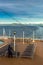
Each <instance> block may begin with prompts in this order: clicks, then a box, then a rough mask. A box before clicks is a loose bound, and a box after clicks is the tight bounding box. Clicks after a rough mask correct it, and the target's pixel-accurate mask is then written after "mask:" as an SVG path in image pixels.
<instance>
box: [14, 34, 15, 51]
mask: <svg viewBox="0 0 43 65" xmlns="http://www.w3.org/2000/svg"><path fill="white" fill-rule="evenodd" d="M14 51H15V35H14Z"/></svg>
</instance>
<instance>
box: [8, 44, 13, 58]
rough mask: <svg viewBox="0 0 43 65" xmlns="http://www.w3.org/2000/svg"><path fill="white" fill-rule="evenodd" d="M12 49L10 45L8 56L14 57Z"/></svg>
mask: <svg viewBox="0 0 43 65" xmlns="http://www.w3.org/2000/svg"><path fill="white" fill-rule="evenodd" d="M12 51H13V49H12V47H11V46H10V45H8V57H13V53H12Z"/></svg>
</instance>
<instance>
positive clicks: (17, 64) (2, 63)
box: [0, 42, 43, 65]
mask: <svg viewBox="0 0 43 65" xmlns="http://www.w3.org/2000/svg"><path fill="white" fill-rule="evenodd" d="M0 65H43V42H37V49H36V52H35V55H34V58H33V59H29V58H8V57H0Z"/></svg>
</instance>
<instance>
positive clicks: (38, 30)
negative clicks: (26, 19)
mask: <svg viewBox="0 0 43 65" xmlns="http://www.w3.org/2000/svg"><path fill="white" fill-rule="evenodd" d="M3 28H4V29H5V35H6V36H9V35H10V36H14V32H16V34H15V36H16V37H23V31H24V37H25V38H32V37H33V31H34V38H35V39H43V27H41V26H27V25H25V26H23V25H21V26H20V25H19V26H0V36H3ZM9 32H10V34H9Z"/></svg>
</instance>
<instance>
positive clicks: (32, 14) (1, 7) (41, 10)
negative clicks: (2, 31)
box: [0, 0, 43, 24]
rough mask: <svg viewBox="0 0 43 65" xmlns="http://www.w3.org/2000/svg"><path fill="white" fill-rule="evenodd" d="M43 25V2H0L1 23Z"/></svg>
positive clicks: (20, 0)
mask: <svg viewBox="0 0 43 65" xmlns="http://www.w3.org/2000/svg"><path fill="white" fill-rule="evenodd" d="M4 22H5V23H12V22H15V23H27V24H28V23H29V22H31V23H36V22H40V23H43V0H0V23H4Z"/></svg>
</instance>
